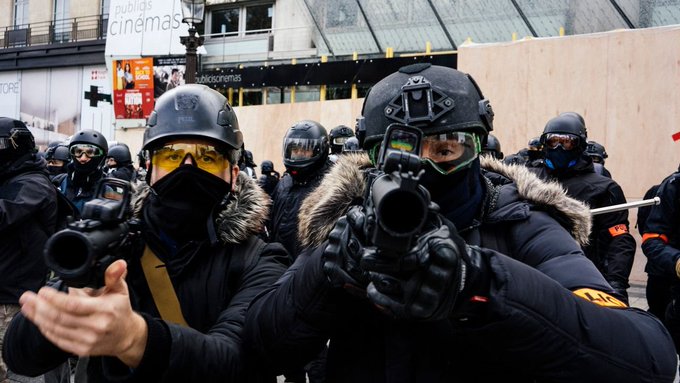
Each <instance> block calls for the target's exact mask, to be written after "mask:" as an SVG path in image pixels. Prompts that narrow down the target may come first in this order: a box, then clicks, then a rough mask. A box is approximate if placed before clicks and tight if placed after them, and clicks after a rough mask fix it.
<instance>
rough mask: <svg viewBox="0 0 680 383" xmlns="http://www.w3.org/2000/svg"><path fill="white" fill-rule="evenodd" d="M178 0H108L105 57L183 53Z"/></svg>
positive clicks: (184, 30) (183, 27)
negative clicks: (109, 3)
mask: <svg viewBox="0 0 680 383" xmlns="http://www.w3.org/2000/svg"><path fill="white" fill-rule="evenodd" d="M188 29H189V27H188V26H187V25H186V24H184V23H182V9H181V7H180V0H111V5H110V8H109V24H108V29H107V36H106V53H105V54H106V56H164V55H173V54H174V55H183V54H184V53H185V48H184V46H183V45H182V44H181V43H180V41H179V37H180V36H183V35H187V34H189V33H188Z"/></svg>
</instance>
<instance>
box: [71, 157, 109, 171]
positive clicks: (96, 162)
mask: <svg viewBox="0 0 680 383" xmlns="http://www.w3.org/2000/svg"><path fill="white" fill-rule="evenodd" d="M103 161H104V159H103V158H97V157H94V158H90V160H89V161H88V162H86V163H84V164H81V163H80V161H78V159H77V158H76V159H73V162H72V164H73V168H74V169H75V171H76V173H78V174H81V175H89V174H91V173H93V172H94V171H96V170H98V169H99V166H100V165H101V164H102V162H103Z"/></svg>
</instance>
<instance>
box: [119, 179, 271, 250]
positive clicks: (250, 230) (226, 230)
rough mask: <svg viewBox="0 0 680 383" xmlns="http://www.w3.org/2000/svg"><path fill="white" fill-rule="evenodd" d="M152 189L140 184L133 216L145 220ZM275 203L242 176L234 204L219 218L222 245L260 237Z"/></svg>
mask: <svg viewBox="0 0 680 383" xmlns="http://www.w3.org/2000/svg"><path fill="white" fill-rule="evenodd" d="M149 193H151V187H149V185H147V184H146V183H140V184H139V185H138V186H137V187H136V190H135V193H134V196H133V198H132V202H131V205H132V216H133V217H135V218H141V215H142V208H143V206H144V203H145V202H146V200H147V198H148V197H149ZM270 205H271V199H270V198H269V196H268V195H267V193H265V192H264V190H262V188H261V187H260V186H259V185H258V184H257V183H256V182H255V180H254V179H252V178H250V177H249V176H247V175H246V174H245V173H243V172H240V173H239V175H238V177H237V179H236V185H235V188H234V192H232V199H231V201H230V202H229V203H228V204H227V205H226V206H225V208H224V209H223V210H222V211H221V212H220V213H219V214H218V215H217V217H216V218H215V229H216V230H217V235H218V236H219V239H220V241H221V242H222V243H225V244H227V243H229V244H235V243H240V242H243V241H245V240H246V239H248V238H249V237H250V236H251V235H257V234H259V233H260V232H262V230H263V229H264V225H265V222H266V221H267V218H268V217H269V207H270Z"/></svg>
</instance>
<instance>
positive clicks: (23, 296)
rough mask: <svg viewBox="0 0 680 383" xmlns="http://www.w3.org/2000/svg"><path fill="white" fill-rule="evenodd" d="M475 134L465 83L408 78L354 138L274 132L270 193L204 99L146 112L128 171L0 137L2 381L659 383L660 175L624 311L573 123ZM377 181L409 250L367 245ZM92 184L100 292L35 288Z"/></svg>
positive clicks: (664, 340) (49, 284) (167, 100)
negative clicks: (278, 167)
mask: <svg viewBox="0 0 680 383" xmlns="http://www.w3.org/2000/svg"><path fill="white" fill-rule="evenodd" d="M493 119H494V112H493V109H492V107H491V104H490V102H489V100H487V99H486V98H484V96H483V94H482V91H481V89H480V88H479V87H478V85H477V84H476V83H475V82H474V80H473V79H472V77H471V76H469V75H467V74H465V73H462V72H460V71H457V70H454V69H451V68H446V67H440V66H433V65H430V64H415V65H410V66H406V67H403V68H401V69H399V70H398V71H397V72H395V73H393V74H391V75H389V76H388V77H386V78H384V79H383V80H381V81H380V82H378V83H377V84H376V85H375V86H374V87H373V88H371V90H370V91H369V93H368V95H367V96H366V98H365V101H364V106H363V109H362V114H361V116H360V118H358V119H357V125H356V127H355V129H351V128H349V127H347V126H343V125H340V126H337V127H335V128H333V129H331V130H330V131H329V132H327V131H326V129H325V128H324V127H323V126H322V125H321V124H320V123H318V122H316V121H311V120H304V121H300V122H297V123H295V124H294V125H293V126H292V127H290V128H289V129H288V131H287V132H286V134H285V136H284V137H283V163H284V165H285V172H284V173H283V175H280V173H279V172H277V171H275V170H274V165H273V162H272V161H270V160H265V161H262V163H261V164H260V167H259V168H260V169H259V170H260V173H261V175H260V177H259V178H258V177H257V175H256V170H255V169H256V168H257V165H256V164H255V162H254V159H253V154H252V152H251V151H249V150H246V149H245V146H244V142H243V135H242V132H241V129H242V127H240V126H239V123H238V119H237V116H236V114H235V113H234V110H233V109H232V107H231V106H230V105H229V104H228V102H227V100H226V99H225V97H224V96H222V95H221V94H220V93H218V92H216V91H214V90H211V89H210V88H208V87H206V86H203V85H195V84H190V85H182V86H179V87H176V88H174V89H172V90H169V91H168V92H166V93H164V94H163V95H162V96H160V97H159V98H158V100H157V102H156V105H155V110H154V111H153V113H152V114H151V116H150V117H149V118H148V120H147V127H146V130H145V132H144V141H143V148H142V152H140V153H139V154H138V156H137V157H138V158H137V159H138V161H139V163H138V166H136V167H135V166H134V165H133V161H132V156H131V153H130V150H129V148H128V147H127V146H126V145H125V144H123V143H111V142H107V140H106V138H105V137H104V136H103V135H102V134H101V133H100V132H96V131H93V130H83V131H80V132H77V133H76V134H75V135H73V136H72V137H70V138H69V140H68V141H67V142H63V143H53V144H50V146H49V147H48V148H47V150H46V151H45V153H36V150H35V142H34V139H33V136H32V134H31V132H30V131H29V129H28V128H27V127H26V126H25V125H24V123H22V122H21V121H17V120H13V119H10V118H0V234H1V236H0V237H1V238H2V240H0V275H2V278H0V346H2V363H0V382H5V381H13V380H14V379H16V380H20V379H21V381H32V380H31V379H43V380H35V381H46V382H52V381H55V382H62V381H69V379H75V381H76V382H79V381H91V382H100V381H102V382H113V381H116V382H128V381H130V382H132V381H139V382H151V381H164V382H170V381H182V382H208V381H217V382H226V381H230V382H238V381H248V382H251V381H252V382H270V381H271V382H273V381H276V377H277V376H280V375H284V376H285V379H286V381H290V382H305V381H309V382H440V381H442V382H444V381H446V382H449V381H457V382H490V381H527V382H534V381H560V382H595V381H597V382H604V381H612V382H613V381H616V382H672V381H673V380H674V378H675V376H676V373H677V356H676V347H677V346H680V344H679V343H678V342H680V302H676V299H675V298H676V297H678V295H679V294H680V283H679V282H680V206H678V203H679V201H680V198H679V197H680V194H679V193H680V187H679V186H678V182H680V181H677V180H680V173H674V174H673V175H671V176H669V177H668V178H666V179H665V180H664V181H663V182H662V183H661V184H660V185H657V186H655V187H654V188H652V189H651V190H650V192H649V195H650V196H651V195H658V196H660V197H661V201H662V202H661V205H658V206H654V207H652V208H650V209H647V210H641V211H640V214H643V215H644V216H643V217H641V218H639V219H638V223H639V229H640V230H641V233H642V234H643V236H642V238H643V243H642V249H643V251H644V253H645V255H647V257H648V264H647V268H646V271H647V273H648V274H649V282H648V286H647V289H648V291H647V294H648V296H647V298H648V301H649V306H650V309H649V311H644V310H641V309H637V308H633V307H629V306H628V295H627V292H626V290H627V289H628V287H629V284H628V279H629V276H630V272H631V268H632V265H633V259H634V254H635V249H636V243H635V240H634V239H633V237H632V235H631V234H630V233H629V224H628V211H627V210H626V209H622V210H619V211H615V212H612V213H608V214H602V215H597V216H591V214H590V209H591V208H598V207H604V206H611V205H617V204H620V203H625V202H626V201H625V197H624V193H623V191H622V190H621V187H620V186H619V185H618V184H617V183H616V182H615V181H614V180H613V179H612V178H611V174H609V172H608V171H607V170H606V169H605V168H604V162H605V159H606V158H607V154H606V151H605V149H604V147H603V146H602V145H600V144H598V143H596V142H593V141H588V132H587V129H586V122H585V121H584V119H583V117H582V116H580V115H579V114H577V113H574V112H566V113H562V114H560V115H558V116H556V117H554V118H552V119H550V120H549V121H548V122H547V123H546V125H545V128H544V130H543V132H542V133H541V135H540V136H539V137H537V138H535V139H532V140H530V141H529V144H528V148H526V149H523V150H521V151H520V152H519V153H517V154H513V155H510V156H507V157H504V155H503V153H502V151H501V145H500V142H499V141H498V139H497V138H496V137H495V136H493V135H492V134H490V133H491V132H492V131H493V129H494V125H493ZM243 128H244V129H247V127H243ZM400 128H401V129H404V130H403V132H407V133H408V132H417V134H416V135H415V137H417V139H413V137H414V136H409V135H408V134H406V133H404V134H401V135H399V134H393V133H392V132H395V131H397V132H400V130H399V129H400ZM415 128H417V129H415ZM409 129H410V130H409ZM395 153H396V154H397V157H398V156H401V157H400V158H412V157H408V156H414V155H415V156H416V158H417V166H416V168H417V169H419V170H417V171H415V172H414V171H411V172H407V171H406V170H405V168H403V166H406V164H407V163H406V162H401V163H400V165H399V166H398V167H392V168H389V167H387V163H388V162H389V160H390V159H391V158H393V157H395V156H394V154H395ZM409 166H410V165H409ZM409 169H410V168H409ZM383 171H384V172H383ZM381 177H391V178H390V179H391V180H393V182H394V180H398V181H397V183H396V184H397V185H400V186H399V187H404V188H405V187H407V186H405V185H407V184H408V183H409V181H410V180H413V179H415V180H416V181H417V186H416V189H415V190H417V191H418V192H417V193H419V194H418V195H421V196H423V198H424V200H426V201H428V202H429V203H427V204H425V205H424V209H425V213H426V214H425V215H424V217H425V218H424V220H423V222H421V223H420V224H419V225H418V227H417V229H416V231H415V234H413V235H411V236H409V238H408V240H407V241H405V242H400V243H407V245H404V246H401V247H398V246H394V245H393V244H391V243H390V241H388V242H384V241H379V240H378V239H379V238H378V237H377V236H376V235H375V233H376V230H378V229H376V227H381V228H383V229H382V230H383V232H390V231H389V230H388V229H387V228H390V227H395V226H396V227H398V226H400V225H401V226H403V225H404V222H406V221H408V220H409V219H410V217H406V216H404V214H406V212H407V211H413V209H409V206H391V207H390V208H391V209H390V211H380V207H379V208H378V209H377V210H374V209H372V208H370V206H372V205H371V202H372V201H373V202H375V200H376V198H377V197H376V194H378V191H377V190H378V189H377V188H376V189H375V190H376V191H374V190H373V187H374V185H375V182H377V180H380V179H381ZM109 178H117V179H123V180H125V181H128V182H130V183H131V185H132V189H133V191H134V193H133V196H132V199H131V202H130V204H129V205H130V206H129V208H128V209H127V214H126V219H127V220H128V222H134V224H129V226H126V228H127V227H129V233H126V236H125V240H124V241H121V242H120V243H117V246H119V247H116V248H115V249H113V248H111V249H107V250H106V251H105V252H110V253H111V255H115V257H107V258H106V259H108V263H106V264H104V267H103V268H102V270H101V273H102V278H101V284H100V285H87V286H79V285H74V284H72V283H68V281H64V280H62V279H61V278H59V276H58V275H57V276H56V277H55V276H54V275H53V274H50V271H49V270H48V269H47V266H46V264H45V260H44V257H43V250H44V247H45V243H46V242H47V241H48V239H49V238H50V237H51V236H52V235H53V234H54V233H55V232H57V231H58V230H61V229H64V228H65V227H67V225H68V223H69V222H71V223H72V222H77V220H78V219H79V218H82V214H83V212H84V211H90V210H87V209H88V208H89V206H91V204H92V203H91V202H90V201H92V200H93V199H94V198H95V197H96V195H95V191H96V190H97V185H98V184H99V183H100V182H102V180H106V179H109ZM399 190H402V189H399ZM95 202H96V201H95ZM640 219H642V221H640ZM406 225H408V222H406ZM400 240H401V238H400ZM123 243H124V244H125V246H123V245H122V244H123ZM121 249H122V250H121ZM60 251H62V252H65V253H67V254H63V255H60V256H61V257H63V259H69V258H68V256H69V254H68V253H69V251H70V249H60ZM74 252H75V250H74ZM73 262H77V260H74V261H73ZM86 266H87V267H90V266H91V265H86ZM50 276H51V277H52V278H50ZM2 333H4V337H3V336H2ZM674 342H675V347H674ZM72 369H74V371H72ZM73 374H75V375H74V376H72V375H73ZM29 377H39V378H29Z"/></svg>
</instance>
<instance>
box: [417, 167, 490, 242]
mask: <svg viewBox="0 0 680 383" xmlns="http://www.w3.org/2000/svg"><path fill="white" fill-rule="evenodd" d="M480 167H481V166H480V163H479V158H476V159H475V160H474V161H472V162H471V163H470V166H468V167H467V168H464V169H460V170H459V171H457V172H455V173H452V174H448V175H445V174H441V173H439V172H438V171H437V170H436V169H434V168H433V167H432V166H431V165H430V164H425V165H424V169H425V173H424V174H423V175H422V176H421V177H420V183H421V184H422V185H423V186H425V188H426V189H427V190H428V191H429V192H430V196H431V198H432V201H433V202H435V203H436V204H437V205H439V207H440V209H441V213H442V214H443V215H444V216H445V217H446V218H447V219H448V220H449V221H451V222H453V223H454V225H456V227H457V228H459V229H464V228H467V227H468V226H470V224H471V223H472V220H473V219H475V217H476V216H477V215H478V213H479V211H480V209H481V204H482V200H483V198H484V190H485V189H484V188H483V187H482V186H483V185H482V178H481V176H480Z"/></svg>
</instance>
